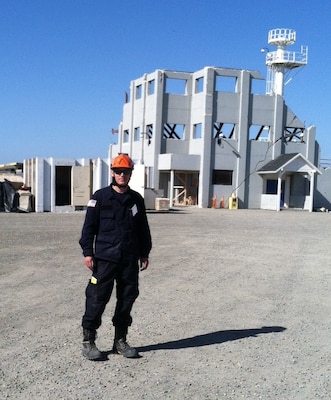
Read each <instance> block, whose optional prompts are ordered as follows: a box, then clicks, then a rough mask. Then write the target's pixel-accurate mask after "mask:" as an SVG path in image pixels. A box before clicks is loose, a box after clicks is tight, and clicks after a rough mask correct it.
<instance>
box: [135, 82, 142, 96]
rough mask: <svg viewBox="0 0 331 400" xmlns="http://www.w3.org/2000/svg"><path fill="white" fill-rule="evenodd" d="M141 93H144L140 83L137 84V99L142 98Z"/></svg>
mask: <svg viewBox="0 0 331 400" xmlns="http://www.w3.org/2000/svg"><path fill="white" fill-rule="evenodd" d="M141 94H142V86H141V85H138V86H136V99H141Z"/></svg>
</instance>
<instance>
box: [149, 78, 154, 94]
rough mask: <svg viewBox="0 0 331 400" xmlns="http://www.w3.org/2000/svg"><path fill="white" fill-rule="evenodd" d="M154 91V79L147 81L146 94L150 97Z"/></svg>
mask: <svg viewBox="0 0 331 400" xmlns="http://www.w3.org/2000/svg"><path fill="white" fill-rule="evenodd" d="M154 91H155V79H153V80H151V81H148V94H149V95H152V94H154Z"/></svg>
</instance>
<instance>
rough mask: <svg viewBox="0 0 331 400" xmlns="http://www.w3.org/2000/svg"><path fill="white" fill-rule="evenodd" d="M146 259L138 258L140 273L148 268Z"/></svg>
mask: <svg viewBox="0 0 331 400" xmlns="http://www.w3.org/2000/svg"><path fill="white" fill-rule="evenodd" d="M148 264H149V261H148V258H140V271H144V270H145V269H147V268H148Z"/></svg>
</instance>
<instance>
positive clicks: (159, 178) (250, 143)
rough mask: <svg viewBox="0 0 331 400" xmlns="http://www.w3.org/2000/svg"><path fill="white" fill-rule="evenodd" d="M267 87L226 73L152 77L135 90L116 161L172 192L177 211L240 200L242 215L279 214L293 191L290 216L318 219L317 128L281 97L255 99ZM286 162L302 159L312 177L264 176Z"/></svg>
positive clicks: (248, 76) (297, 172)
mask: <svg viewBox="0 0 331 400" xmlns="http://www.w3.org/2000/svg"><path fill="white" fill-rule="evenodd" d="M261 79H263V78H262V76H261V75H260V73H259V72H257V71H247V70H237V69H229V68H218V67H205V68H203V69H202V70H199V71H196V72H193V73H191V72H179V71H169V70H156V71H155V72H153V73H150V74H145V75H144V76H142V77H141V78H139V79H136V80H134V81H132V82H131V85H130V96H128V101H127V102H126V103H125V104H124V107H123V120H122V122H121V123H120V125H119V129H118V131H119V137H118V140H119V142H118V144H112V145H110V149H109V154H110V157H114V156H115V155H116V154H117V153H120V152H123V153H128V154H129V155H130V156H131V157H132V158H133V159H134V161H135V162H136V163H138V164H139V165H143V166H144V172H145V173H144V178H141V179H143V180H142V181H141V183H140V186H144V187H145V188H155V189H162V190H164V194H165V197H168V198H169V199H170V203H171V205H173V204H176V202H178V201H179V202H181V201H182V202H183V203H188V202H190V204H197V205H198V206H199V207H210V205H211V199H212V198H215V197H216V198H217V205H218V204H219V201H220V200H221V199H223V200H225V201H224V203H225V206H227V200H228V198H229V197H230V196H231V195H232V194H234V195H235V197H236V198H237V199H238V203H239V207H240V208H261V207H262V208H268V209H273V210H279V209H280V207H281V206H280V201H279V199H280V190H285V191H287V192H288V193H287V196H288V197H287V199H288V202H287V203H286V206H287V207H288V208H291V207H294V208H297V207H298V205H300V207H298V208H301V209H306V210H309V211H311V210H312V208H313V192H311V190H310V189H309V190H308V189H307V188H314V180H315V175H316V174H319V173H320V171H319V170H318V168H317V167H316V165H318V156H319V146H318V143H317V142H316V140H315V127H314V126H310V127H305V124H304V123H303V122H302V121H301V120H300V119H299V118H298V117H297V116H296V115H295V114H294V113H293V112H292V110H291V109H290V108H289V107H288V106H287V105H286V103H285V100H284V98H283V97H282V96H281V95H279V94H277V93H273V94H269V95H261V94H256V93H254V92H253V90H252V88H253V87H254V85H253V83H254V80H261ZM284 154H292V155H294V156H295V155H300V160H301V161H302V162H303V163H304V164H305V174H302V172H301V168H302V166H300V168H299V166H298V167H297V169H296V168H295V165H296V163H295V162H292V169H291V171H286V170H284V168H285V167H286V166H285V165H284V166H282V167H281V168H282V170H283V171H284V173H283V174H282V175H281V177H279V176H278V175H277V171H266V172H269V173H264V172H262V171H261V173H259V170H260V169H261V168H262V167H263V166H264V165H266V164H267V163H269V162H270V161H273V160H279V158H280V157H282V156H283V155H284ZM294 156H293V157H294ZM278 180H279V182H278ZM273 181H274V182H276V188H278V191H277V192H276V193H273V190H274V183H273ZM283 182H284V183H283ZM285 182H287V183H286V184H285ZM294 190H295V191H296V192H297V195H296V196H297V197H295V195H294V194H293V191H294ZM270 191H271V192H270ZM289 193H292V195H291V196H289ZM181 194H182V196H183V197H182V198H180V195H181ZM267 198H268V199H269V200H268V201H266V199H267Z"/></svg>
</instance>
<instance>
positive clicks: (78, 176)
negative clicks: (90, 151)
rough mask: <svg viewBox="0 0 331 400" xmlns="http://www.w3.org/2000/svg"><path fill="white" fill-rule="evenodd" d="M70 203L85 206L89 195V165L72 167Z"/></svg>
mask: <svg viewBox="0 0 331 400" xmlns="http://www.w3.org/2000/svg"><path fill="white" fill-rule="evenodd" d="M72 192H73V193H72V205H73V206H75V207H83V206H86V205H87V203H88V201H89V200H90V197H91V169H90V167H77V166H75V167H72Z"/></svg>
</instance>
